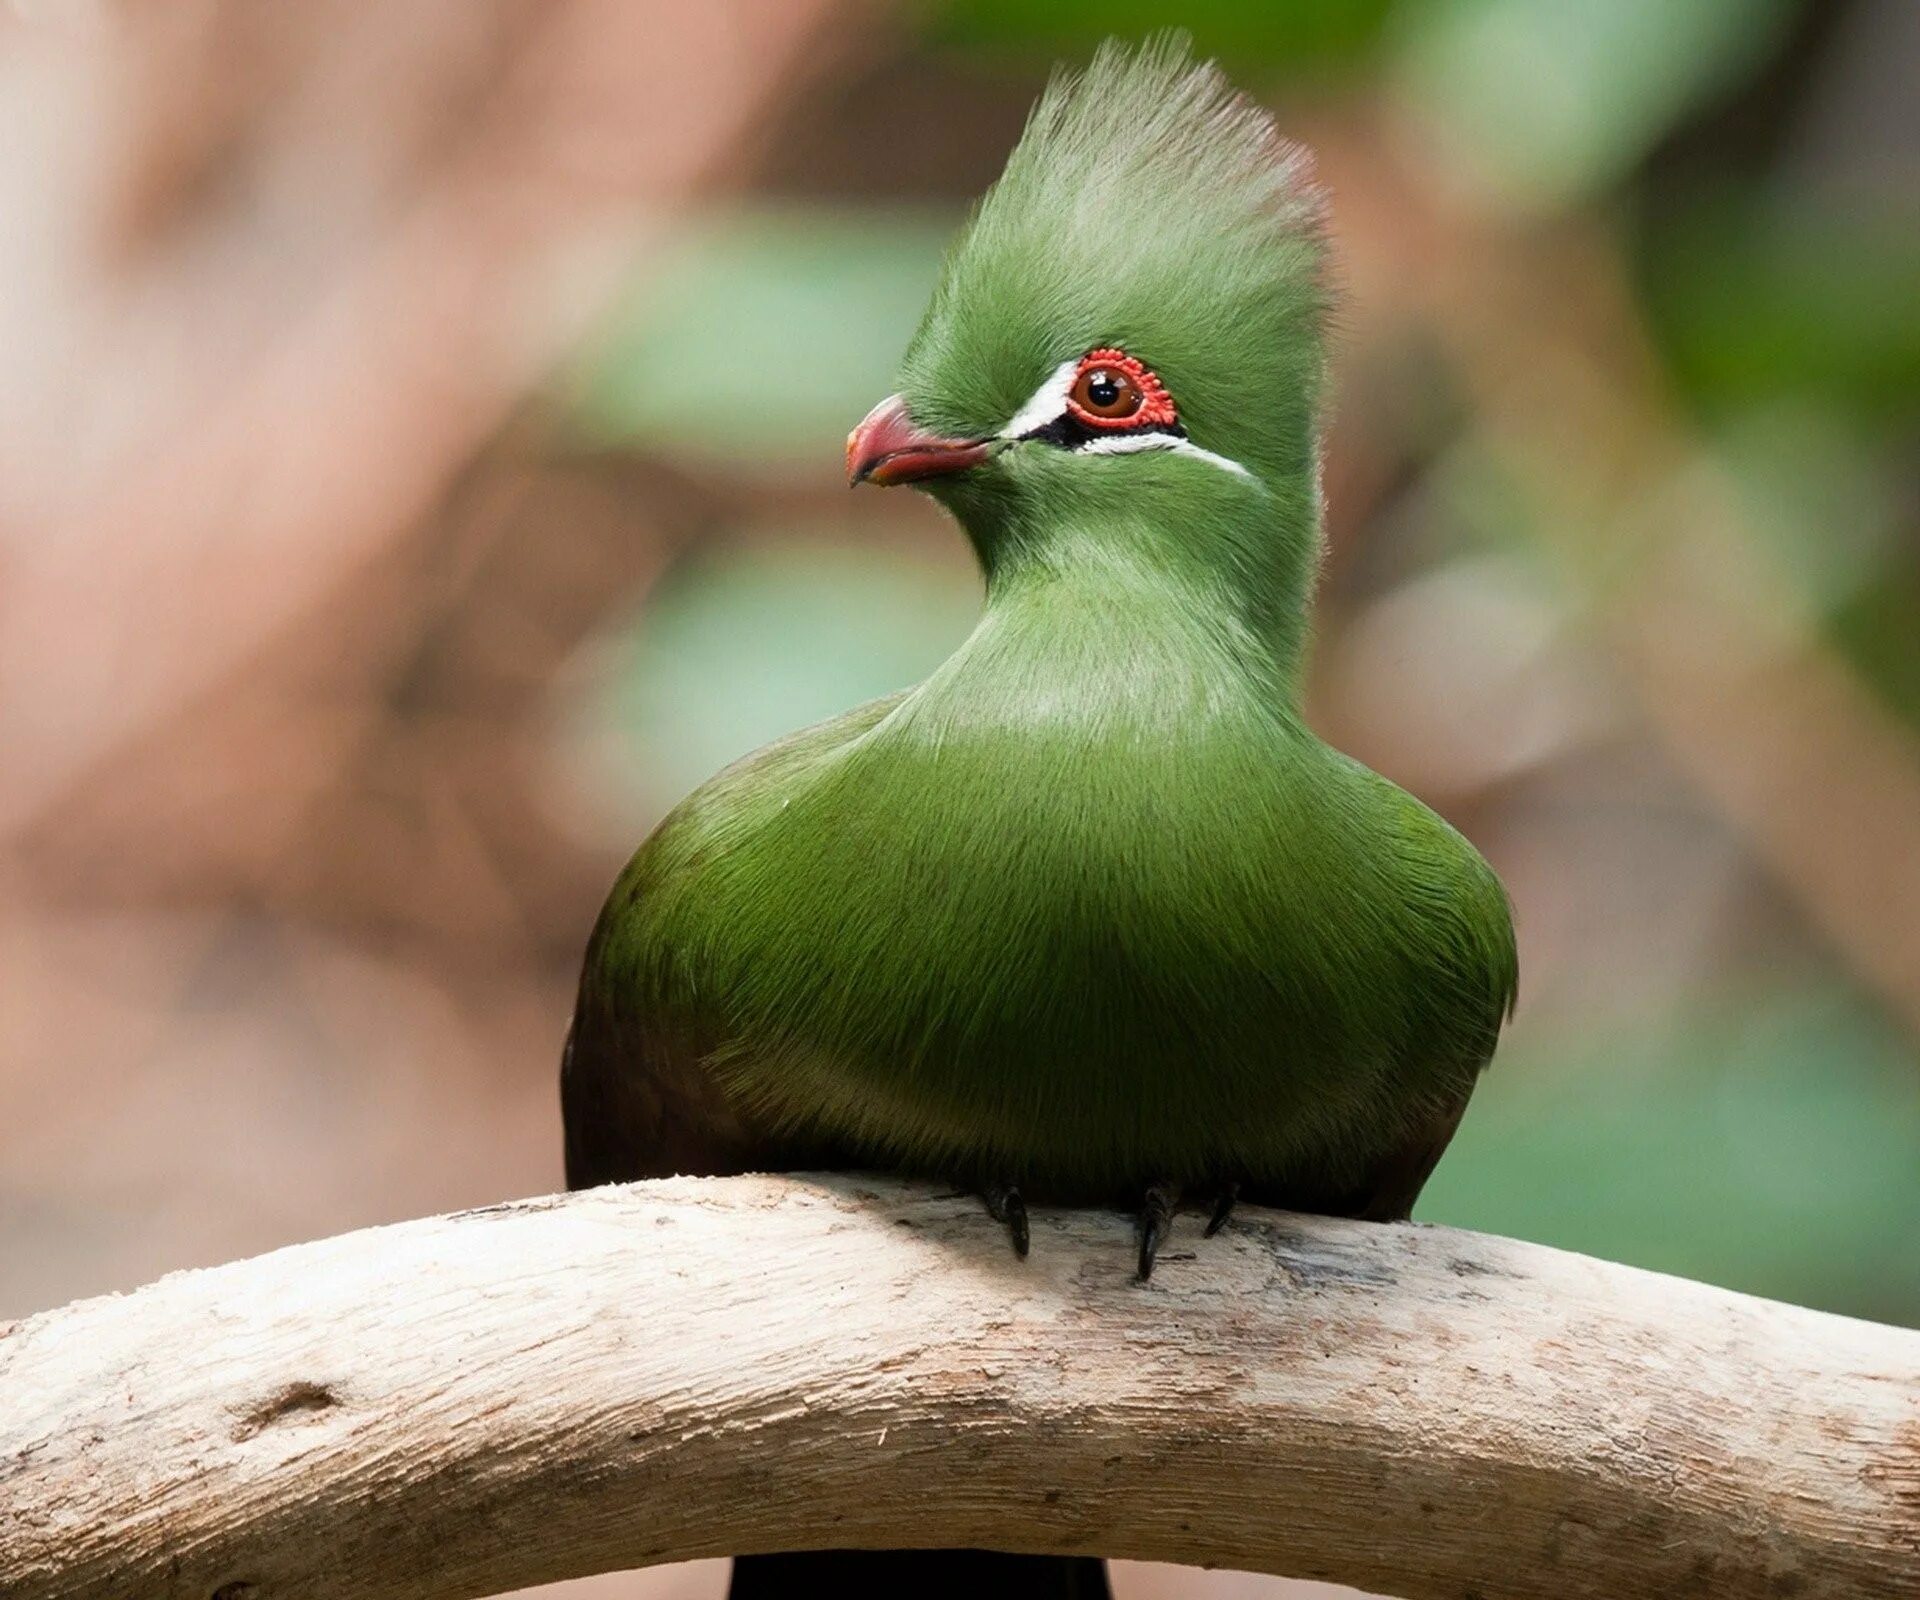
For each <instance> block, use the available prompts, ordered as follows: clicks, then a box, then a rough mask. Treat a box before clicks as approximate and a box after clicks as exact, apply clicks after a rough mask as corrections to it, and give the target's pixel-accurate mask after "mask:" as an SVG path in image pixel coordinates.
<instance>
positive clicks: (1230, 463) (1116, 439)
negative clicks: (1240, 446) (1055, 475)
mask: <svg viewBox="0 0 1920 1600" xmlns="http://www.w3.org/2000/svg"><path fill="white" fill-rule="evenodd" d="M1141 450H1171V451H1172V452H1173V453H1174V454H1175V455H1182V456H1193V457H1195V458H1196V459H1198V460H1201V461H1210V462H1212V463H1213V465H1214V466H1216V467H1224V468H1225V469H1226V470H1227V471H1228V472H1237V473H1239V474H1240V476H1241V477H1243V478H1245V479H1247V480H1248V481H1249V482H1252V483H1258V482H1259V481H1260V480H1259V479H1257V478H1255V477H1254V475H1253V474H1252V473H1251V472H1249V471H1247V469H1246V468H1245V467H1243V466H1241V465H1240V463H1239V462H1237V461H1235V460H1234V459H1233V458H1232V457H1231V456H1223V455H1217V454H1216V453H1215V452H1213V451H1211V450H1203V449H1201V448H1200V446H1199V445H1197V444H1195V443H1194V442H1193V441H1192V440H1191V439H1183V438H1181V437H1180V436H1179V435H1178V434H1177V433H1116V434H1114V435H1113V436H1112V437H1111V438H1109V439H1093V440H1089V441H1088V442H1087V443H1086V444H1083V445H1081V446H1080V448H1079V450H1078V451H1077V452H1076V453H1077V454H1079V455H1083V456H1126V455H1133V454H1134V453H1136V452H1137V451H1141Z"/></svg>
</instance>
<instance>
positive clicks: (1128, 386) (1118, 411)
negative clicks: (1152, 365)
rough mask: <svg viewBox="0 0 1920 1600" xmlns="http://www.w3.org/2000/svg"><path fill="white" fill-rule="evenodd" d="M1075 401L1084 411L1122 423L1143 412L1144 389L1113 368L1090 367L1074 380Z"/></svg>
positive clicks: (1105, 419)
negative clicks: (1123, 420) (1141, 391)
mask: <svg viewBox="0 0 1920 1600" xmlns="http://www.w3.org/2000/svg"><path fill="white" fill-rule="evenodd" d="M1072 392H1073V398H1074V400H1075V401H1076V402H1077V403H1078V405H1079V406H1080V408H1081V410H1083V411H1091V412H1092V413H1093V414H1094V415H1095V416H1096V417H1099V418H1100V419H1101V420H1102V421H1108V420H1111V421H1116V422H1117V421H1119V420H1120V419H1121V418H1123V417H1130V416H1132V415H1133V414H1134V413H1135V412H1136V411H1138V410H1139V409H1140V390H1139V389H1138V387H1137V386H1136V385H1135V384H1134V381H1133V379H1131V378H1129V377H1128V376H1127V375H1126V374H1125V373H1124V372H1121V371H1119V370H1117V369H1116V368H1113V367H1089V368H1088V369H1087V370H1086V371H1085V372H1083V373H1081V374H1080V376H1079V377H1078V378H1077V379H1075V380H1074V385H1073V391H1072Z"/></svg>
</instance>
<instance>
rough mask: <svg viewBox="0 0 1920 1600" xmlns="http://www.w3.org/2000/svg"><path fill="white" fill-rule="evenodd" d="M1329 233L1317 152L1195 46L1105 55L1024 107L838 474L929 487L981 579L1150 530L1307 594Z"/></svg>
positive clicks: (1163, 44) (1177, 42) (1313, 548)
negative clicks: (894, 383) (1061, 548)
mask: <svg viewBox="0 0 1920 1600" xmlns="http://www.w3.org/2000/svg"><path fill="white" fill-rule="evenodd" d="M1321 235H1322V228H1321V204H1320V199H1319V194H1318V191H1317V190H1316V189H1315V188H1314V186H1313V184H1312V182H1311V180H1310V177H1309V174H1308V170H1307V160H1306V157H1305V155H1304V153H1303V152H1302V151H1300V150H1299V149H1298V147H1295V146H1292V145H1289V144H1287V143H1286V142H1285V141H1283V140H1282V139H1281V138H1280V137H1279V136H1278V134H1277V133H1276V132H1275V131H1274V127H1273V123H1272V121H1271V120H1270V118H1269V117H1268V116H1267V114H1266V113H1265V112H1264V111H1263V110H1261V109H1260V108H1259V107H1258V106H1256V105H1254V104H1253V103H1252V102H1250V101H1248V100H1246V99H1244V98H1242V97H1241V96H1240V95H1238V94H1236V93H1235V92H1234V90H1233V89H1232V88H1231V86H1230V85H1229V84H1228V83H1227V82H1226V80H1225V79H1224V78H1223V77H1222V76H1221V75H1220V73H1219V71H1218V70H1217V69H1216V68H1214V67H1212V66H1210V65H1207V66H1195V65H1194V64H1193V63H1192V62H1191V60H1190V59H1189V57H1188V53H1187V47H1186V44H1185V41H1184V40H1182V39H1180V38H1178V37H1167V38H1164V39H1160V40H1156V41H1153V42H1151V43H1149V44H1147V45H1146V46H1144V47H1142V48H1139V49H1137V50H1136V49H1128V48H1125V47H1122V46H1119V45H1115V44H1111V43H1109V44H1108V45H1106V46H1103V47H1102V48H1101V49H1100V51H1099V52H1098V53H1097V54H1096V55H1095V57H1094V59H1093V62H1092V64H1091V65H1090V66H1089V67H1088V68H1087V70H1086V71H1085V72H1083V73H1079V74H1063V75H1061V76H1059V77H1057V78H1056V79H1055V81H1054V82H1053V84H1052V85H1051V86H1050V87H1049V88H1048V90H1047V92H1046V94H1045V95H1044V96H1043V98H1042V99H1041V100H1040V102H1039V104H1038V106H1037V107H1036V108H1035V109H1034V112H1033V115H1032V118H1031V119H1030V121H1029V122H1028V125H1027V129H1026V132H1025V134H1024V135H1023V136H1022V137H1021V140H1020V143H1019V145H1018V146H1017V147H1016V148H1015V150H1014V151H1013V154H1012V155H1011V157H1009V159H1008V161H1007V167H1006V171H1005V172H1004V174H1002V176H1001V178H1000V179H999V181H998V182H997V183H995V184H994V186H993V188H992V189H991V190H989V191H988V193H987V195H986V197H985V199H983V200H982V201H981V203H980V205H979V208H978V210H977V211H976V212H975V214H974V216H973V219H972V221H971V222H970V223H969V224H968V226H967V228H966V230H965V231H964V232H963V233H962V234H961V236H960V238H959V239H958V241H957V242H956V243H955V245H954V247H953V249H952V251H951V252H950V254H949V255H948V257H947V261H946V265H945V268H944V271H943V273H942V275H941V279H940V284H939V287H938V288H937V289H936V291H935V293H934V296H933V301H932V303H931V304H930V305H929V307H928V308H927V312H926V316H925V317H924V319H923V320H922V322H921V324H920V328H919V331H918V332H917V333H916V334H915V335H914V338H913V342H912V343H911V345H910V346H909V347H908V350H907V354H906V358H905V361H904V363H903V366H902V372H901V382H900V392H899V393H898V394H895V395H893V396H891V397H889V398H888V399H886V400H883V401H882V402H881V403H880V404H879V405H878V406H876V407H875V408H874V409H873V410H872V412H870V413H869V414H868V416H867V417H866V419H865V420H864V421H862V422H861V423H860V425H859V426H858V427H857V428H855V429H854V431H853V433H852V435H851V436H850V437H849V439H848V441H847V471H848V476H849V477H850V479H852V481H854V482H856V483H858V482H870V483H879V484H896V483H912V484H916V485H918V486H920V487H922V488H925V489H928V490H931V491H932V492H933V493H934V494H936V495H937V496H938V497H939V498H940V499H941V500H942V501H943V502H944V503H946V504H947V505H948V506H949V507H950V508H951V509H952V510H953V512H954V514H955V515H956V516H957V517H958V518H959V520H960V521H961V523H962V524H963V525H964V526H965V527H966V529H967V531H968V533H969V534H970V535H971V536H972V538H973V540H974V543H975V545H976V547H977V548H978V549H979V551H980V553H981V557H982V560H983V561H984V562H985V564H986V565H987V567H988V570H989V573H990V574H991V573H992V571H993V570H994V568H995V566H996V565H997V564H999V563H1000V562H1001V561H1003V560H1004V559H1006V556H1007V553H1008V552H1009V550H1013V549H1031V548H1034V547H1036V546H1040V545H1044V544H1045V542H1046V540H1047V538H1048V537H1049V531H1050V530H1052V529H1056V528H1071V529H1074V530H1076V536H1078V537H1084V535H1085V531H1086V530H1087V529H1089V528H1095V529H1097V528H1103V527H1111V528H1114V529H1116V530H1117V531H1116V532H1115V534H1114V537H1116V538H1120V537H1136V536H1137V527H1136V525H1137V524H1138V523H1139V522H1140V521H1141V520H1142V519H1146V520H1149V521H1152V522H1154V523H1155V525H1156V526H1158V527H1160V528H1162V529H1164V530H1167V536H1168V537H1169V538H1176V539H1180V540H1184V541H1185V542H1186V544H1187V545H1188V546H1189V548H1187V549H1186V550H1185V551H1184V557H1185V558H1187V559H1192V560H1200V561H1205V560H1208V559H1214V558H1217V559H1219V560H1222V561H1227V562H1230V563H1233V564H1236V565H1241V566H1244V565H1246V564H1247V563H1254V564H1256V565H1261V564H1265V565H1270V566H1271V567H1273V568H1274V569H1276V570H1275V572H1274V576H1275V577H1276V578H1278V577H1280V576H1281V575H1282V574H1281V571H1280V570H1279V569H1285V571H1286V572H1287V573H1289V574H1291V578H1290V585H1291V586H1292V587H1295V588H1299V587H1303V586H1304V584H1305V583H1306V581H1308V579H1309V577H1310V573H1311V569H1312V566H1313V563H1314V559H1315V555H1316V552H1317V540H1318V488H1317V478H1318V454H1319V413H1320V404H1321V390H1322V373H1323V365H1324V358H1323V344H1324V340H1323V331H1322V324H1323V321H1324V318H1325V314H1326V310H1327V300H1328V290H1327V285H1326V272H1325V265H1324V248H1323V243H1322V236H1321ZM1120 530H1126V531H1120ZM1209 545H1215V546H1218V547H1219V548H1215V549H1209V548H1202V547H1203V546H1209ZM1176 554H1177V553H1176Z"/></svg>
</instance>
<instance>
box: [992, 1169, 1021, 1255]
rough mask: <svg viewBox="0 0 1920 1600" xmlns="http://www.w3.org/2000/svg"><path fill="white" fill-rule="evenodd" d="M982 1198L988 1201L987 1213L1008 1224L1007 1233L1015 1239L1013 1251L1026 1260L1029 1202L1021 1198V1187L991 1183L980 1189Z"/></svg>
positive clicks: (995, 1219) (996, 1220)
mask: <svg viewBox="0 0 1920 1600" xmlns="http://www.w3.org/2000/svg"><path fill="white" fill-rule="evenodd" d="M980 1198H981V1199H983V1200H985V1201H986V1203H987V1215H988V1216H990V1217H992V1218H993V1220H994V1221H995V1222H999V1223H1004V1224H1005V1225H1006V1229H1007V1233H1008V1235H1009V1236H1010V1237H1011V1238H1012V1240H1013V1253H1014V1254H1015V1255H1017V1256H1019V1257H1020V1258H1021V1259H1022V1260H1025V1259H1026V1254H1027V1203H1026V1201H1024V1200H1023V1199H1021V1198H1020V1190H1019V1188H1018V1187H1017V1186H1015V1185H1014V1184H1011V1183H990V1184H988V1185H987V1186H986V1187H985V1188H984V1189H982V1190H981V1191H980Z"/></svg>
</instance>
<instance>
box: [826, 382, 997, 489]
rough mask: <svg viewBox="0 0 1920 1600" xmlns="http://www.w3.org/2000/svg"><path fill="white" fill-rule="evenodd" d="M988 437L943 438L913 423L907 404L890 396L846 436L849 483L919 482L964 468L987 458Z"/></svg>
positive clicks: (977, 464) (896, 397)
mask: <svg viewBox="0 0 1920 1600" xmlns="http://www.w3.org/2000/svg"><path fill="white" fill-rule="evenodd" d="M987 448H988V447H987V441H986V440H984V439H943V438H941V437H940V436H939V435H938V434H937V433H928V432H927V431H926V430H925V429H924V428H921V427H918V426H916V425H915V423H914V420H913V418H911V417H909V416H908V415H907V403H906V401H904V400H902V399H901V398H900V396H899V395H897V394H894V395H888V396H887V398H886V399H884V400H882V401H881V402H880V404H879V405H877V406H875V407H874V408H873V409H872V410H871V411H869V412H868V413H867V414H866V416H865V417H864V418H862V419H861V422H860V426H859V427H857V428H855V429H854V430H853V432H852V433H850V434H848V435H847V482H848V484H849V485H852V484H856V483H878V484H882V485H886V484H894V483H918V482H920V481H921V480H922V479H924V478H944V477H946V476H947V475H948V474H949V473H954V472H965V471H966V470H967V468H968V467H977V466H979V465H980V463H981V462H982V461H985V460H986V459H987Z"/></svg>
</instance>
